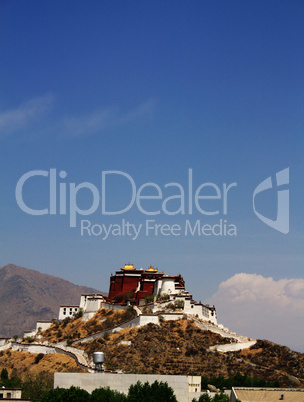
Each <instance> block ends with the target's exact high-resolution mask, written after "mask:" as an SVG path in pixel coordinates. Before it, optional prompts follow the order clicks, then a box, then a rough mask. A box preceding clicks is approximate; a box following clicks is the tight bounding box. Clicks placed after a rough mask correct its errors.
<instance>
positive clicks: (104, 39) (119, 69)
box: [0, 0, 304, 350]
mask: <svg viewBox="0 0 304 402" xmlns="http://www.w3.org/2000/svg"><path fill="white" fill-rule="evenodd" d="M303 13H304V5H303V3H302V2H300V1H293V0H291V1H247V2H241V1H229V2H226V1H215V2H207V1H203V2H200V1H191V2H185V1H175V2H168V1H162V2H161V1H153V2H152V1H146V2H140V1H132V2H131V1H112V2H99V1H91V2H85V1H65V2H61V1H52V2H46V1H44V2H41V1H31V2H24V1H14V0H13V1H2V2H1V3H0V38H1V39H0V40H1V42H0V46H1V47H0V49H1V74H0V88H1V92H0V144H1V161H0V167H1V169H0V183H1V189H2V191H1V200H0V205H1V208H0V221H1V226H0V228H1V229H0V250H1V252H0V265H5V264H7V263H15V264H17V265H21V266H25V267H28V268H33V269H37V270H39V271H41V272H45V273H49V274H51V275H57V276H61V277H63V278H65V279H68V280H70V281H73V282H74V283H77V284H83V285H89V286H94V287H96V288H98V289H101V290H105V291H107V289H108V278H109V275H110V273H111V272H114V271H115V270H116V269H118V268H120V267H121V266H123V264H124V263H126V262H129V261H130V262H133V263H134V264H135V266H136V267H143V268H145V267H148V266H149V265H150V264H153V265H154V266H157V267H158V268H159V269H161V270H163V269H164V270H165V272H167V273H171V274H176V273H181V274H182V275H183V276H184V278H185V280H186V286H187V289H188V290H189V291H190V292H192V293H193V295H194V297H195V298H196V299H197V300H202V301H208V300H212V301H214V302H215V303H216V302H217V299H216V294H219V293H218V292H219V290H218V287H219V285H220V283H222V282H225V281H227V280H229V278H236V279H238V278H239V277H235V275H237V274H239V273H245V274H247V275H248V277H247V278H248V283H249V284H250V282H251V279H252V277H250V275H255V274H256V275H261V276H262V277H263V278H269V277H271V278H273V281H274V283H280V284H281V283H283V282H279V281H280V280H290V281H291V280H292V281H294V280H295V281H296V282H295V283H297V291H294V292H295V293H294V294H291V293H290V292H291V291H290V289H291V288H292V289H295V287H292V286H291V285H290V283H291V282H288V284H289V285H288V292H289V293H288V292H287V290H286V289H287V288H284V287H283V288H281V287H280V290H276V291H280V292H283V293H284V295H283V296H284V297H285V296H286V292H287V293H288V294H289V296H290V298H291V299H290V300H289V299H288V303H289V304H288V303H287V304H288V306H289V307H288V306H287V307H286V306H285V307H286V309H287V310H286V311H288V308H290V310H292V311H293V314H294V315H293V316H292V317H293V318H294V321H292V322H293V323H294V325H297V324H296V322H298V321H299V320H298V319H299V314H300V315H301V318H304V317H303V315H304V309H303V305H301V303H302V301H303V297H304V290H303V289H304V285H303V282H302V280H303V240H304V236H303V222H304V204H303V199H304V174H303V172H304V163H303V145H304V144H303V143H304V140H303V134H302V133H303V93H304V88H303V41H304V40H303V38H304V35H303V33H304V32H303ZM286 168H289V177H290V183H289V185H288V186H287V187H288V189H289V193H290V212H289V218H290V230H289V233H288V234H283V233H281V232H279V231H277V230H275V229H273V228H271V227H269V226H267V225H266V224H265V223H263V222H262V221H261V220H259V219H258V217H257V216H256V215H255V214H254V212H253V208H252V196H253V191H254V189H255V188H256V186H257V185H258V184H259V183H261V182H262V181H263V180H265V179H267V178H268V177H269V176H271V177H272V178H274V177H275V174H276V173H277V172H279V171H282V170H284V169H286ZM50 169H56V172H57V179H58V183H57V184H58V189H59V183H67V189H68V190H69V184H70V183H75V185H76V186H77V185H79V184H80V183H84V182H89V183H92V184H93V185H94V186H95V187H96V188H97V190H98V192H99V194H100V195H102V187H101V175H102V172H107V171H113V170H114V171H121V172H124V173H126V174H128V175H130V176H131V177H132V179H133V180H134V183H135V185H136V189H137V190H138V189H139V187H140V186H141V185H143V184H144V183H149V182H153V183H155V184H157V185H158V186H159V187H160V188H161V189H162V191H163V199H165V198H167V197H169V196H172V195H176V193H174V191H175V190H176V187H175V188H172V187H171V189H170V188H168V187H165V185H166V184H168V183H172V182H175V183H180V185H181V186H182V187H183V188H184V189H185V191H186V189H187V188H188V187H187V186H188V171H189V169H192V172H193V187H194V192H195V190H196V189H197V188H198V187H199V186H200V185H201V184H203V183H214V184H216V185H217V186H218V188H219V189H222V188H223V183H228V184H229V183H237V186H236V187H235V188H232V189H231V191H230V192H229V193H228V211H227V212H228V213H227V215H223V213H222V212H223V211H222V209H221V208H222V204H221V201H220V200H215V199H213V200H204V201H202V203H204V206H206V207H205V210H207V211H217V210H219V214H217V215H212V216H206V215H204V214H201V213H200V212H199V211H197V210H196V209H195V210H194V212H193V214H192V215H189V214H188V213H185V214H184V215H182V214H176V215H172V216H169V215H168V214H166V213H164V212H163V211H161V213H160V214H158V215H155V216H147V215H145V214H143V213H142V212H140V211H139V210H138V208H137V206H136V205H135V204H134V205H133V207H132V208H130V210H129V211H128V212H126V213H123V214H120V215H116V216H105V215H103V214H102V213H101V206H99V208H98V210H97V211H96V212H95V213H92V214H90V215H88V216H83V217H82V216H78V217H77V227H76V228H71V227H70V223H69V217H68V215H60V214H59V213H57V215H43V216H32V215H28V214H26V213H25V212H24V211H22V210H21V209H20V208H19V206H18V205H17V202H16V197H15V189H16V185H17V182H18V180H19V179H20V178H21V177H22V176H23V175H24V174H26V173H27V172H30V171H34V170H43V171H46V172H50ZM61 171H65V172H66V173H67V177H66V178H65V179H61V178H60V177H59V176H58V174H59V172H61ZM108 177H109V182H108V187H107V191H108V192H107V197H106V201H107V204H108V205H109V207H110V206H111V208H114V209H115V208H116V210H118V209H121V208H123V207H124V206H126V205H127V204H128V203H129V201H130V199H131V198H130V197H131V190H130V183H129V182H128V181H127V180H126V179H125V178H123V177H122V176H118V175H116V176H115V177H114V175H112V176H111V177H110V176H108ZM48 186H49V181H48V178H46V177H41V176H40V177H38V176H36V177H34V178H32V179H30V180H28V182H27V183H26V184H25V185H24V193H23V196H24V202H25V203H26V204H27V205H29V206H31V208H33V209H43V208H47V207H48V197H49V190H48ZM285 187H286V186H285ZM146 190H147V192H146V193H145V194H146V195H155V189H152V188H151V187H150V189H146ZM205 190H206V193H204V195H214V193H212V189H211V188H210V187H209V189H205ZM205 190H204V191H205ZM58 191H59V190H58ZM208 191H209V193H208ZM143 194H144V193H143ZM68 197H69V191H68ZM68 199H69V198H68ZM57 201H58V198H57ZM77 202H78V205H79V207H80V208H83V209H87V208H89V207H90V205H91V203H92V194H91V193H90V191H89V190H85V189H83V190H82V191H79V193H78V201H77ZM143 205H145V208H146V209H147V210H149V211H156V210H158V209H159V208H161V205H162V204H161V201H160V200H155V199H154V200H144V201H143ZM169 206H170V207H171V211H173V210H177V209H178V200H176V201H175V202H174V201H171V202H170V203H169V202H168V208H169ZM256 207H257V209H258V210H259V212H260V213H262V214H263V215H264V216H267V217H269V218H271V219H273V220H274V219H276V213H277V212H276V211H277V210H276V208H277V193H276V191H275V190H273V191H272V190H269V191H268V192H265V193H263V194H260V195H259V198H257V199H256ZM67 209H68V213H69V208H67ZM186 212H187V211H186ZM81 219H86V220H89V221H90V222H91V224H92V225H94V224H96V225H102V224H104V225H107V226H108V227H109V225H111V224H112V225H114V224H116V225H121V224H122V219H125V220H126V221H128V222H130V223H131V224H134V225H140V224H142V225H143V228H144V226H145V224H146V220H147V219H154V220H155V222H156V223H159V224H168V225H170V226H172V225H174V224H176V225H180V226H181V228H182V229H181V234H180V236H173V235H170V236H155V235H153V234H149V236H146V235H145V233H144V229H142V232H141V233H140V235H139V236H138V238H137V239H136V240H132V239H131V238H130V236H112V235H110V236H109V237H108V238H107V239H105V240H103V239H102V236H85V235H83V236H82V235H81V230H80V222H81ZM220 219H222V220H223V219H226V221H227V224H234V225H235V227H236V228H237V235H236V236H214V235H212V236H206V235H201V236H199V235H197V234H195V235H193V236H192V235H191V236H189V235H185V233H184V228H185V225H186V221H187V220H189V221H190V222H191V224H194V223H195V222H196V220H200V222H201V224H210V225H215V224H218V223H219V220H220ZM265 280H266V279H265ZM229 283H230V282H229ZM257 283H259V282H257ZM284 283H285V282H284ZM286 283H287V282H286ZM292 283H294V282H292ZM233 286H234V287H235V288H236V289H238V291H239V292H241V290H240V289H239V288H238V283H237V280H236V281H235V283H234V284H233ZM248 286H249V285H248ZM286 286H287V285H286ZM301 286H302V287H301ZM299 289H300V290H299ZM301 289H302V290H301ZM252 292H254V295H255V297H256V298H259V300H260V299H261V298H262V297H263V296H261V295H259V294H258V292H257V291H256V290H252ZM283 293H282V294H283ZM225 295H226V296H225V297H228V296H227V294H226V293H225ZM220 296H221V295H220ZM283 296H282V297H283ZM218 300H219V301H218V303H220V297H218ZM299 300H300V302H299ZM298 302H299V303H298ZM233 303H234V304H233ZM236 303H237V301H236V300H231V306H232V307H231V309H230V310H229V311H231V310H233V309H234V307H235V305H236ZM267 303H269V304H271V300H268V301H267ZM228 304H229V303H228V300H227V305H228ZM219 305H220V304H219ZM291 305H292V306H294V307H292V308H291V307H290V306H291ZM255 314H257V318H256V319H257V321H256V325H255V327H254V328H253V329H250V331H252V333H254V335H253V336H260V337H267V336H268V337H269V338H271V339H274V340H276V341H281V342H285V343H288V341H289V340H288V339H287V337H286V339H285V338H284V337H283V336H282V337H281V338H280V334H277V333H276V334H274V333H271V329H269V333H268V332H267V330H266V329H265V326H262V323H260V322H259V321H258V312H256V313H255ZM287 314H288V313H287ZM218 316H219V321H221V322H223V323H224V324H226V325H228V326H229V325H230V323H231V325H230V326H232V327H233V326H234V328H235V329H236V330H237V329H238V328H241V329H242V330H243V331H244V332H246V326H245V328H243V327H242V325H243V324H244V322H245V321H244V320H243V321H242V323H240V322H239V321H238V317H239V315H237V317H236V316H235V317H233V316H229V322H227V318H226V317H225V316H224V315H223V314H222V315H221V311H220V310H219V308H218ZM225 318H226V320H225ZM241 324H242V325H241ZM245 324H246V322H245ZM248 325H249V323H248ZM269 327H271V325H270V326H269ZM248 328H249V327H248ZM297 329H299V328H297ZM255 331H256V332H257V334H256V332H255ZM248 335H251V333H250V334H248ZM290 346H292V347H294V348H297V349H298V350H299V349H301V348H302V349H303V350H304V345H303V343H301V341H300V338H298V339H294V340H292V341H290Z"/></svg>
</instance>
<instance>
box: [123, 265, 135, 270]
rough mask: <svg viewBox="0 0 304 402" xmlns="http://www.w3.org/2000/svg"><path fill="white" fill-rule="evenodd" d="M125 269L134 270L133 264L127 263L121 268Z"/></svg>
mask: <svg viewBox="0 0 304 402" xmlns="http://www.w3.org/2000/svg"><path fill="white" fill-rule="evenodd" d="M121 269H123V270H134V266H133V264H130V263H129V264H125V266H124V268H121Z"/></svg>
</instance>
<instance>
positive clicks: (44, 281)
mask: <svg viewBox="0 0 304 402" xmlns="http://www.w3.org/2000/svg"><path fill="white" fill-rule="evenodd" d="M95 292H98V290H96V289H92V288H88V287H86V286H77V285H74V284H73V283H71V282H68V281H66V280H63V279H61V278H57V277H54V276H51V275H47V274H42V273H40V272H38V271H34V270H32V269H27V268H22V267H17V266H16V265H13V264H9V265H5V266H4V267H1V268H0V304H1V309H0V337H9V336H13V335H15V334H18V335H22V334H23V331H24V330H30V329H32V328H35V326H36V321H37V320H51V319H53V318H56V317H58V311H59V306H60V305H61V304H78V303H79V299H80V295H81V293H95Z"/></svg>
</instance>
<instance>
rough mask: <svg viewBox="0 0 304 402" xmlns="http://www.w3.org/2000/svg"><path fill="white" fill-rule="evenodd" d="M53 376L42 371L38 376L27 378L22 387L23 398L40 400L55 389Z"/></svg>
mask: <svg viewBox="0 0 304 402" xmlns="http://www.w3.org/2000/svg"><path fill="white" fill-rule="evenodd" d="M53 384H54V380H53V375H52V374H50V373H47V372H45V371H41V372H40V373H39V374H37V375H36V376H30V377H27V378H26V379H25V380H24V382H23V385H22V398H31V399H40V398H41V397H42V395H44V393H45V392H47V391H49V390H51V389H52V388H53Z"/></svg>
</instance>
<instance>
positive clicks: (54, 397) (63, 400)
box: [40, 386, 91, 402]
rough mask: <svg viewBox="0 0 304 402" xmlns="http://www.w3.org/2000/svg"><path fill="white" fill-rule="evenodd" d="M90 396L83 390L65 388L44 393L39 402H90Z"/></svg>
mask: <svg viewBox="0 0 304 402" xmlns="http://www.w3.org/2000/svg"><path fill="white" fill-rule="evenodd" d="M90 401H91V395H90V394H89V393H88V392H87V391H85V390H84V389H80V388H78V387H77V388H76V387H74V386H72V387H70V388H68V389H65V388H58V387H57V388H55V389H51V390H49V391H47V392H45V393H44V395H43V396H42V397H41V398H40V402H90Z"/></svg>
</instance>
